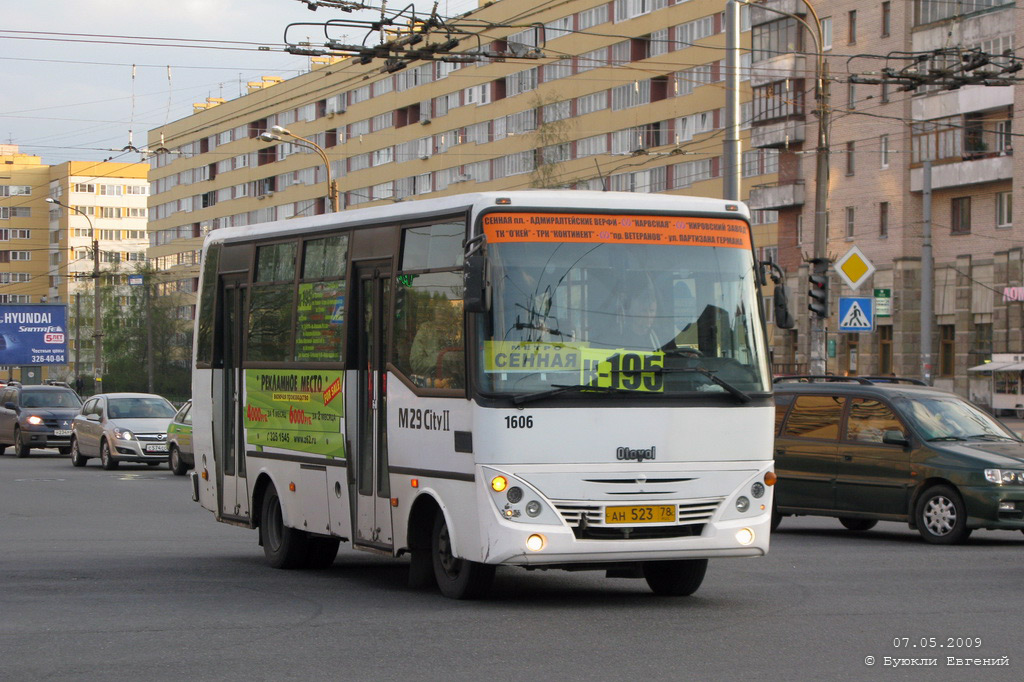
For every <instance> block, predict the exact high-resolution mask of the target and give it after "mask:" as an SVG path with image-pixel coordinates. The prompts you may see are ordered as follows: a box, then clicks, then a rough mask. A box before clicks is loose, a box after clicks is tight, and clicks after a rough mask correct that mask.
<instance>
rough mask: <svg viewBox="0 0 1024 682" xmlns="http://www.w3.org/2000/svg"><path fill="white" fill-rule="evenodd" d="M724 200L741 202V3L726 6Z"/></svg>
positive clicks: (731, 3) (729, 0)
mask: <svg viewBox="0 0 1024 682" xmlns="http://www.w3.org/2000/svg"><path fill="white" fill-rule="evenodd" d="M722 151H723V159H722V166H723V168H722V198H723V199H726V200H730V201H739V200H740V178H741V177H742V173H741V161H740V159H741V156H740V3H739V2H737V1H736V0H728V2H726V3H725V144H724V149H723V150H722Z"/></svg>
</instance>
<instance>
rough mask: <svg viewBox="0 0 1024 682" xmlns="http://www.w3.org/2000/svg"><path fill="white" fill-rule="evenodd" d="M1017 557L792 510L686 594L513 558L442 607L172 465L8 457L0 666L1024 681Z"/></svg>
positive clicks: (893, 527)
mask: <svg viewBox="0 0 1024 682" xmlns="http://www.w3.org/2000/svg"><path fill="white" fill-rule="evenodd" d="M1022 551H1024V534H1021V533H1017V532H1005V531H1004V532H995V531H976V532H975V533H974V535H973V536H972V537H971V540H970V543H969V544H967V545H965V546H961V547H948V548H947V547H934V546H930V545H926V544H924V543H923V542H922V541H921V540H920V539H919V538H918V536H917V534H916V533H914V532H911V531H910V530H909V529H907V528H906V527H905V526H902V525H898V524H893V523H886V524H880V525H879V526H878V527H877V528H876V529H875V530H873V531H869V532H867V533H860V534H858V533H852V532H850V531H846V530H844V529H842V528H841V527H840V526H839V524H838V522H835V521H833V520H829V519H808V518H799V519H792V518H787V519H785V520H784V521H783V524H782V526H781V527H780V529H779V532H778V533H777V534H776V535H775V536H773V539H772V550H771V553H770V554H769V555H768V556H767V557H765V558H761V559H723V560H718V561H713V562H712V563H711V565H710V567H709V571H708V577H707V579H706V580H705V582H704V585H703V586H702V587H701V589H700V591H698V592H697V594H696V595H694V596H693V597H690V598H681V599H669V598H658V597H655V596H653V595H652V594H651V593H650V592H649V590H648V589H647V586H646V584H645V583H644V582H643V581H636V580H608V579H605V578H604V577H603V574H598V573H590V572H588V573H566V572H560V571H553V572H526V571H524V570H521V569H505V570H500V571H499V572H498V578H497V580H496V583H495V586H494V589H493V591H492V594H491V598H490V599H489V600H487V601H482V602H453V601H449V600H446V599H444V598H443V597H441V596H440V595H439V594H437V593H435V592H420V591H413V590H410V589H409V588H407V587H406V585H405V580H406V564H405V563H404V562H402V561H400V560H394V559H390V558H387V557H379V556H376V555H372V554H365V553H362V552H353V551H350V550H347V549H344V548H343V549H342V552H341V554H339V557H338V559H337V561H336V562H335V564H334V566H333V567H332V568H331V569H329V570H326V571H320V572H294V571H278V570H273V569H271V568H269V567H267V566H266V565H265V563H264V560H263V554H262V550H261V548H260V547H258V545H257V538H256V533H255V531H249V530H245V529H240V528H235V527H231V526H227V525H223V524H218V523H216V522H215V521H214V520H213V517H212V515H211V514H210V513H209V512H206V511H205V510H203V509H201V508H200V507H199V506H198V505H197V504H195V503H194V502H192V500H191V497H190V494H189V489H188V484H187V482H186V479H183V478H180V477H175V476H173V475H171V473H170V472H169V471H168V470H167V469H166V467H160V468H159V469H155V468H149V467H146V466H130V465H124V464H122V465H121V468H120V469H118V470H117V471H112V472H107V471H103V470H101V469H100V468H99V467H98V466H97V465H96V463H95V462H91V463H90V464H89V466H87V467H86V468H85V469H74V468H72V467H71V464H70V461H69V459H68V458H66V457H62V456H58V455H56V454H55V453H54V454H52V455H47V454H34V455H33V456H32V457H30V458H27V459H16V458H14V457H12V456H10V455H9V454H8V455H6V456H3V457H0V680H5V681H6V680H11V681H17V682H21V681H22V680H133V681H134V680H175V681H180V680H190V681H191V680H218V681H220V680H299V679H325V680H326V679H330V680H408V679H417V680H516V681H517V682H519V681H524V680H615V681H618V680H644V681H646V680H719V679H730V680H731V679H737V680H742V679H756V680H787V681H791V680H803V679H824V680H904V679H913V680H917V679H921V680H925V679H927V680H965V679H970V680H1019V679H1021V678H1024V652H1020V651H1019V649H1020V644H1021V641H1022V638H1021V635H1020V626H1019V620H1020V612H1019V607H1018V606H1017V599H1018V595H1019V593H1020V585H1021V580H1022V578H1024V562H1022V561H1021V559H1022ZM898 638H906V643H905V645H904V641H903V640H902V639H900V640H899V641H898V642H897V643H898V644H899V646H896V645H895V644H894V640H897V639H898ZM928 638H935V642H934V646H932V643H931V642H930V641H929V640H928ZM957 638H960V639H961V641H960V642H959V643H958V642H957ZM966 638H970V639H971V643H972V644H973V643H974V642H975V638H980V646H977V647H970V648H968V647H967V645H966V644H967V643H966V642H965V641H964V640H965V639H966ZM915 645H916V646H915ZM949 656H952V657H954V658H960V659H967V658H971V659H975V658H981V659H993V660H998V659H1001V658H1002V657H1004V656H1006V657H1008V661H1009V665H1008V666H989V667H982V668H976V667H973V666H972V667H969V668H968V667H964V666H951V665H949V663H948V661H947V657H949ZM868 657H874V664H873V665H868V664H867V663H866V662H865V661H866V659H867V658H868ZM886 657H889V658H890V659H910V660H916V661H917V662H920V661H921V660H926V659H932V658H934V659H936V661H937V665H936V666H934V667H922V666H918V665H914V666H911V665H910V664H909V663H907V664H905V665H904V666H901V667H895V668H894V667H892V665H891V664H890V665H888V666H887V665H886V660H885V659H886Z"/></svg>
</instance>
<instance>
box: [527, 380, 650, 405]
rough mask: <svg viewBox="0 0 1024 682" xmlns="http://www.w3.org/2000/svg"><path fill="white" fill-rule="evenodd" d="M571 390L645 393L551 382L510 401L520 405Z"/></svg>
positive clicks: (609, 387) (642, 393) (630, 393)
mask: <svg viewBox="0 0 1024 682" xmlns="http://www.w3.org/2000/svg"><path fill="white" fill-rule="evenodd" d="M573 391H577V392H580V393H582V392H584V391H593V392H594V393H625V394H628V395H638V394H639V395H645V394H647V393H646V392H645V391H631V390H629V389H626V388H617V387H613V386H589V385H587V384H551V388H549V389H547V390H544V391H537V392H536V393H525V394H523V395H517V396H515V397H514V398H512V402H513V403H515V404H516V405H522V404H523V403H530V402H533V401H534V400H541V399H542V398H550V397H551V396H553V395H560V394H562V393H571V392H573Z"/></svg>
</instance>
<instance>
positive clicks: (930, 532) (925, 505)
mask: <svg viewBox="0 0 1024 682" xmlns="http://www.w3.org/2000/svg"><path fill="white" fill-rule="evenodd" d="M914 519H915V521H916V522H917V531H918V532H919V533H920V534H921V537H922V538H924V540H925V542H930V543H932V544H933V545H956V544H959V543H961V542H963V541H964V540H966V539H967V536H969V535H970V534H971V529H970V528H968V527H967V509H966V508H965V507H964V503H963V500H961V499H960V494H959V493H957V491H956V490H955V489H954V488H951V487H950V486H948V485H937V486H933V487H931V488H929V489H928V490H926V491H924V493H923V494H922V495H921V497H920V498H919V499H918V500H917V507H916V512H915V514H914Z"/></svg>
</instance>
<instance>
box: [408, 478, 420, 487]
mask: <svg viewBox="0 0 1024 682" xmlns="http://www.w3.org/2000/svg"><path fill="white" fill-rule="evenodd" d="M409 485H411V486H412V487H413V488H419V487H420V479H418V478H414V479H412V480H411V481H409Z"/></svg>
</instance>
